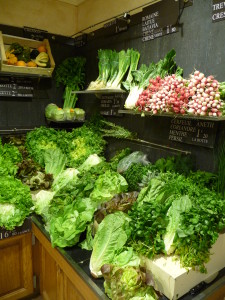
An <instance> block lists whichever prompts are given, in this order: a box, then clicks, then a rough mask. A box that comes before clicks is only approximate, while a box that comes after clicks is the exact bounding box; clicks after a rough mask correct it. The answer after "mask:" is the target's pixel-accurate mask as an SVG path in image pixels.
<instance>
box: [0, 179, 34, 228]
mask: <svg viewBox="0 0 225 300" xmlns="http://www.w3.org/2000/svg"><path fill="white" fill-rule="evenodd" d="M32 206H33V203H32V199H31V195H30V190H29V188H28V187H27V186H25V185H24V184H22V182H21V181H20V180H18V179H14V178H13V177H10V176H1V177H0V227H4V228H6V229H8V230H13V229H14V228H15V226H20V225H22V224H23V222H24V220H25V218H26V217H27V216H28V215H29V214H30V212H31V207H32Z"/></svg>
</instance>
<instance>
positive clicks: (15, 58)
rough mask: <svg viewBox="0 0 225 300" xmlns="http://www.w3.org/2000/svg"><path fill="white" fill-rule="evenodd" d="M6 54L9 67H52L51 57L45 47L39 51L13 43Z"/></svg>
mask: <svg viewBox="0 0 225 300" xmlns="http://www.w3.org/2000/svg"><path fill="white" fill-rule="evenodd" d="M5 54H6V58H7V64H8V65H14V66H18V67H32V68H36V67H39V68H40V67H41V68H48V67H50V61H49V55H48V53H47V49H46V47H45V45H40V46H38V48H37V49H31V48H29V47H26V46H22V45H21V44H20V43H12V44H11V45H10V47H9V49H8V50H7V51H6V52H5Z"/></svg>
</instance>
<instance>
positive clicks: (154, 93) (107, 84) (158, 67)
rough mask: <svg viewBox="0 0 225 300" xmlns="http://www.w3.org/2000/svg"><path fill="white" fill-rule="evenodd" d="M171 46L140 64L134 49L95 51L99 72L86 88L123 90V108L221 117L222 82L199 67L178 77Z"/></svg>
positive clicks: (180, 71)
mask: <svg viewBox="0 0 225 300" xmlns="http://www.w3.org/2000/svg"><path fill="white" fill-rule="evenodd" d="M175 56H176V51H175V50H174V49H172V50H171V51H169V52H168V53H167V54H166V55H165V57H164V58H162V59H160V60H159V61H158V62H157V63H154V62H151V63H150V64H149V65H146V64H141V65H140V67H138V63H139V59H140V53H139V52H138V51H137V50H134V49H127V50H126V51H125V50H121V51H119V52H117V51H115V50H111V49H100V50H98V71H99V75H98V78H97V79H96V80H95V81H92V82H91V83H90V84H89V86H88V88H87V90H93V91H95V90H100V91H101V90H107V89H113V90H115V91H116V90H118V91H119V90H124V91H127V92H128V96H127V98H126V101H125V104H124V108H125V109H128V110H136V111H139V112H141V113H142V116H143V115H145V113H149V114H163V113H164V114H165V113H166V114H168V113H169V114H180V115H193V116H209V117H221V116H222V115H224V111H225V109H224V108H225V102H224V101H225V82H219V81H218V80H216V79H215V77H214V76H212V75H209V76H206V75H205V74H203V73H202V72H200V71H199V70H195V71H194V72H193V74H190V76H189V78H187V79H185V78H183V77H182V75H183V69H182V68H181V67H179V66H177V64H176V62H175Z"/></svg>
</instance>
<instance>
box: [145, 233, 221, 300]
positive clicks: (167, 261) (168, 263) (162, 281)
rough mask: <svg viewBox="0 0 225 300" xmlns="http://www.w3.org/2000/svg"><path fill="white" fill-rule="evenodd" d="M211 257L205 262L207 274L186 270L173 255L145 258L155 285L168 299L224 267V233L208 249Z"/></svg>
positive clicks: (176, 296) (184, 292) (186, 291)
mask: <svg viewBox="0 0 225 300" xmlns="http://www.w3.org/2000/svg"><path fill="white" fill-rule="evenodd" d="M210 253H211V254H212V255H211V258H210V261H209V262H208V263H207V264H206V268H207V274H205V273H204V274H203V273H200V272H199V271H193V270H191V269H190V270H186V269H185V268H182V267H181V266H180V262H179V261H178V260H174V257H173V256H170V257H166V256H162V257H159V258H156V259H154V260H150V259H146V267H147V269H148V270H150V271H151V273H152V275H153V278H154V281H155V287H156V289H157V290H159V291H160V292H161V293H163V294H164V295H165V296H166V297H167V298H169V299H170V300H174V299H178V298H180V297H181V296H183V295H185V294H186V293H188V292H189V291H190V290H191V289H192V288H193V287H195V286H196V285H197V284H199V283H200V282H202V281H206V282H209V281H211V280H213V279H214V278H215V276H216V275H217V273H218V271H220V270H221V269H223V268H224V267H225V234H221V235H220V236H219V238H218V239H217V241H216V243H215V244H214V245H213V247H212V248H211V250H210Z"/></svg>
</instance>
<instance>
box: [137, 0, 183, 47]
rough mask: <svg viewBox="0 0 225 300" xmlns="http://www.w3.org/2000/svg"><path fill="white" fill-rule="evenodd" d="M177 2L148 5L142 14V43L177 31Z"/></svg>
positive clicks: (171, 0) (169, 1) (168, 0)
mask: <svg viewBox="0 0 225 300" xmlns="http://www.w3.org/2000/svg"><path fill="white" fill-rule="evenodd" d="M178 17H179V1H174V0H167V1H161V2H159V3H156V4H153V5H150V6H148V7H146V8H144V9H143V12H142V41H143V42H147V41H149V40H154V39H155V38H157V37H161V36H163V35H166V34H171V33H175V32H177V31H178V27H177V21H178Z"/></svg>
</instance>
